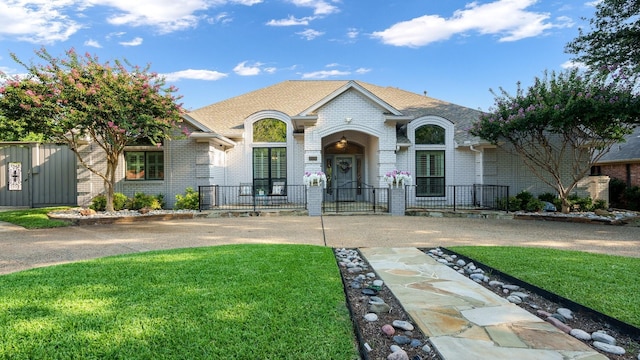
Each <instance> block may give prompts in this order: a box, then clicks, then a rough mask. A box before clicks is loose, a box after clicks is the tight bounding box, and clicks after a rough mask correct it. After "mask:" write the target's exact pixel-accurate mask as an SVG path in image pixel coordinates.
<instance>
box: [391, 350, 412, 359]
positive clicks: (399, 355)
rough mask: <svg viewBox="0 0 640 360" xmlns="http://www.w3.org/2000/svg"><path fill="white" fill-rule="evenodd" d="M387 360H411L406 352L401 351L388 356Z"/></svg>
mask: <svg viewBox="0 0 640 360" xmlns="http://www.w3.org/2000/svg"><path fill="white" fill-rule="evenodd" d="M387 360H409V354H407V352H406V351H404V350H402V349H400V350H399V351H396V352H393V353H391V354H389V356H387Z"/></svg>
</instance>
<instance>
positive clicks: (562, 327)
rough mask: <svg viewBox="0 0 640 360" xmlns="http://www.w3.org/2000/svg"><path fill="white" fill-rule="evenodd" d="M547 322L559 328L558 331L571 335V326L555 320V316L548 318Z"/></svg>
mask: <svg viewBox="0 0 640 360" xmlns="http://www.w3.org/2000/svg"><path fill="white" fill-rule="evenodd" d="M546 321H547V322H548V323H550V324H551V325H553V326H555V327H557V328H558V329H560V330H562V331H564V332H566V333H567V334H568V333H570V332H571V330H572V329H571V327H570V326H568V325H566V324H564V323H563V322H561V321H560V320H558V319H556V318H554V317H553V316H549V317H548V318H546Z"/></svg>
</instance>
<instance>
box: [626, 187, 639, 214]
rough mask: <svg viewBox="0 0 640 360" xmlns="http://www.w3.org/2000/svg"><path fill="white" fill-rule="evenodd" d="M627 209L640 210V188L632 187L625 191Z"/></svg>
mask: <svg viewBox="0 0 640 360" xmlns="http://www.w3.org/2000/svg"><path fill="white" fill-rule="evenodd" d="M624 201H625V204H626V206H625V208H626V209H627V210H634V211H637V210H640V187H638V186H632V187H629V188H627V189H626V190H625V191H624Z"/></svg>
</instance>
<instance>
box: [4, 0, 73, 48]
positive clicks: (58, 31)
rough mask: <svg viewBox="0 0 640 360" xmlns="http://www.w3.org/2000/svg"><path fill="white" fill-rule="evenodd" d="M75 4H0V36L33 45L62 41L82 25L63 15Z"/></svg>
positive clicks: (18, 0) (32, 0)
mask: <svg viewBox="0 0 640 360" xmlns="http://www.w3.org/2000/svg"><path fill="white" fill-rule="evenodd" d="M75 1H76V0H49V1H44V0H42V1H38V0H13V1H7V0H0V24H2V26H0V36H2V35H4V36H11V37H16V38H17V39H18V40H21V41H27V42H31V43H35V44H42V43H44V44H51V43H54V42H57V41H65V40H67V39H68V38H69V37H70V36H71V35H73V34H75V33H76V32H77V31H78V30H80V29H81V28H82V25H81V24H79V23H77V22H76V21H74V20H72V19H70V18H69V17H68V16H67V15H65V14H64V10H66V8H68V7H69V6H71V5H73V4H74V3H75Z"/></svg>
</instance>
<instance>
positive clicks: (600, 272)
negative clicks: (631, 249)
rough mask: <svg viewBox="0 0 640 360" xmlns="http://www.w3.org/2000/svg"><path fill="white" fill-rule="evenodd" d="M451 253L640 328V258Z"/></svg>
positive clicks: (470, 249) (499, 250)
mask: <svg viewBox="0 0 640 360" xmlns="http://www.w3.org/2000/svg"><path fill="white" fill-rule="evenodd" d="M449 249H451V250H453V251H455V252H457V253H459V254H461V255H464V256H467V257H469V258H471V259H475V260H477V261H480V262H482V263H484V264H486V265H487V266H490V267H492V268H494V269H497V270H500V271H502V272H504V273H506V274H509V275H511V276H513V277H516V278H518V279H520V280H523V281H526V282H528V283H531V284H533V285H536V286H538V287H540V288H543V289H545V290H547V291H550V292H552V293H555V294H558V295H560V296H562V297H565V298H567V299H569V300H572V301H574V302H576V303H579V304H581V305H584V306H587V307H590V308H592V309H594V310H597V311H599V312H601V313H603V314H606V315H609V316H611V317H613V318H616V319H618V320H621V321H624V322H626V323H628V324H630V325H634V326H636V327H640V301H638V294H640V281H638V274H640V258H632V257H622V256H612V255H603V254H592V253H586V252H579V251H567V250H555V249H542V248H526V247H508V246H504V247H501V246H486V247H484V246H452V247H450V248H449Z"/></svg>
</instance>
